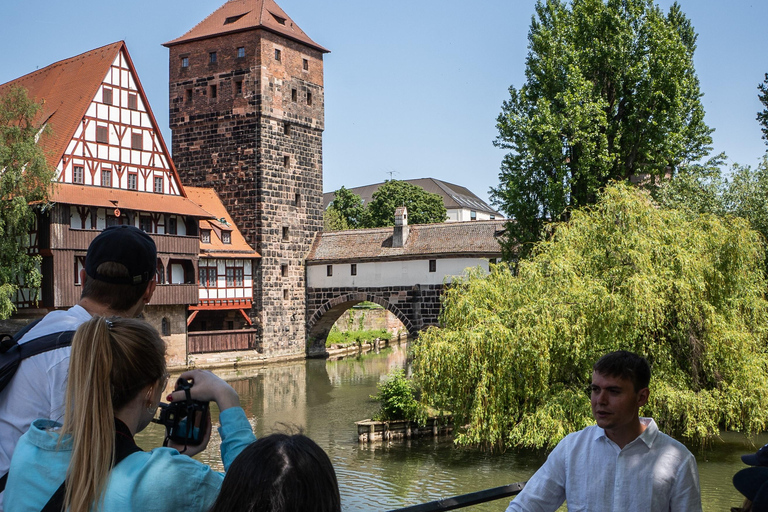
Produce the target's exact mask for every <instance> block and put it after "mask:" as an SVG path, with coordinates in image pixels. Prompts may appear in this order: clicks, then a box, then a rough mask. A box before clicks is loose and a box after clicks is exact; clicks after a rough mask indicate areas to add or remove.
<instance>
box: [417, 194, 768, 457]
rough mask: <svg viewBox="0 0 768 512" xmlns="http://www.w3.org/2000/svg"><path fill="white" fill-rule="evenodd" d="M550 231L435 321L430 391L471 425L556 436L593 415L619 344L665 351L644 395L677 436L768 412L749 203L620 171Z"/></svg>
mask: <svg viewBox="0 0 768 512" xmlns="http://www.w3.org/2000/svg"><path fill="white" fill-rule="evenodd" d="M598 199H599V201H598V202H597V203H596V204H594V205H592V206H590V207H585V208H581V209H577V210H574V211H573V212H572V215H571V219H570V221H569V222H564V223H561V224H558V225H556V226H555V227H554V229H553V234H552V236H551V237H550V238H549V239H548V240H546V241H542V242H539V243H538V244H536V245H535V247H534V250H533V253H532V255H531V257H530V258H528V259H523V260H521V261H520V262H519V264H518V266H517V272H516V273H515V272H512V271H510V270H509V269H508V268H507V267H506V266H502V265H499V266H496V267H495V268H494V269H493V271H492V272H491V274H490V275H488V276H485V275H484V274H483V273H482V272H480V271H479V270H478V271H475V272H472V273H470V274H469V275H468V276H467V278H466V279H465V280H464V281H463V282H461V283H457V284H455V285H454V286H452V287H451V288H450V289H449V290H448V291H447V292H446V294H445V295H444V298H443V305H444V310H443V313H442V317H441V325H443V327H442V328H436V327H433V328H430V329H429V330H427V331H426V332H424V333H422V334H421V335H420V337H419V340H418V341H417V343H416V344H415V347H414V373H415V377H416V379H417V382H418V384H419V386H420V388H421V390H422V399H423V400H424V402H425V403H428V404H430V405H432V406H434V407H436V408H439V409H444V410H450V411H452V412H453V413H454V415H455V417H456V419H455V422H456V424H457V425H466V426H467V427H466V428H465V429H463V430H462V431H461V432H460V433H459V435H458V436H457V438H456V440H457V442H458V443H460V444H464V445H481V446H486V447H492V448H502V449H503V448H505V447H512V446H525V447H544V446H549V447H551V446H553V445H554V444H556V443H557V442H558V441H559V440H560V439H562V438H563V436H565V435H566V434H568V433H569V432H572V431H575V430H577V429H580V428H583V427H584V426H586V425H588V424H591V423H593V420H592V417H591V414H590V406H589V397H588V394H587V390H586V386H587V385H588V383H589V381H590V376H591V372H592V364H593V363H594V362H595V361H596V360H597V359H598V358H599V357H600V356H601V355H603V354H605V353H607V352H609V351H612V350H616V349H627V350H633V351H635V352H638V353H640V354H643V355H645V356H646V357H647V358H648V359H649V361H650V362H651V364H652V365H653V377H652V380H651V398H650V401H649V403H648V405H647V406H646V407H645V408H644V409H643V411H642V413H643V414H644V415H650V416H653V417H654V418H655V419H656V421H657V422H658V424H659V426H660V428H661V429H662V430H663V431H665V432H668V433H670V434H672V435H674V436H678V437H682V438H685V439H689V440H694V441H702V440H704V439H706V438H707V437H708V436H712V435H716V434H717V433H718V432H719V430H720V429H729V430H737V431H743V432H747V433H755V432H760V431H763V430H765V428H766V425H768V354H767V353H766V350H765V347H766V341H768V333H767V332H766V325H768V323H767V322H766V320H768V303H766V300H765V298H764V294H765V287H766V281H765V278H764V275H763V272H762V271H761V266H762V261H763V255H764V246H763V243H764V239H763V238H762V237H761V236H760V235H759V234H758V233H757V232H755V231H753V230H751V229H750V228H749V225H748V223H747V222H746V221H745V220H743V219H740V218H737V217H728V218H725V219H723V218H720V217H718V216H715V215H709V214H704V215H700V214H694V213H691V212H689V211H684V210H675V209H664V208H659V207H658V206H657V205H656V204H655V203H653V201H652V200H651V199H650V197H649V195H648V193H647V192H644V191H642V190H640V189H637V188H635V187H631V186H629V185H626V184H617V185H612V186H609V187H608V188H606V189H605V191H604V192H603V193H601V194H600V195H599V196H598Z"/></svg>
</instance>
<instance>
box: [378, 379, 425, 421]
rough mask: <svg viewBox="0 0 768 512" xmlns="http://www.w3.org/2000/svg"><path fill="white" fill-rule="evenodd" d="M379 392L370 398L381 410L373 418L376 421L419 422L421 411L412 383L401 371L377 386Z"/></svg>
mask: <svg viewBox="0 0 768 512" xmlns="http://www.w3.org/2000/svg"><path fill="white" fill-rule="evenodd" d="M378 389H379V392H378V393H377V394H375V395H371V398H373V399H374V400H376V401H377V402H379V403H380V404H381V409H380V410H379V412H378V413H377V414H376V415H375V416H374V417H373V419H374V420H376V421H389V420H411V421H419V420H420V419H421V418H422V417H423V415H424V414H423V409H422V408H421V406H420V405H419V402H418V401H417V400H416V390H415V388H414V386H413V383H412V382H411V381H410V380H408V379H407V378H406V376H405V371H403V370H402V369H400V370H395V371H393V372H392V373H390V374H389V376H388V377H387V380H386V381H384V382H382V383H380V384H379V385H378Z"/></svg>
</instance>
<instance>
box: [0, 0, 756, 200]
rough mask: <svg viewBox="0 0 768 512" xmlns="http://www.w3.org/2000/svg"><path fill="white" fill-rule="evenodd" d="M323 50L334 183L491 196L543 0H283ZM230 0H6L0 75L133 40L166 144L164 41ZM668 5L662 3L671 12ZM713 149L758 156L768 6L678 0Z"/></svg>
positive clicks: (327, 159) (739, 0) (328, 186)
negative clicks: (390, 181) (508, 106)
mask: <svg viewBox="0 0 768 512" xmlns="http://www.w3.org/2000/svg"><path fill="white" fill-rule="evenodd" d="M277 2H278V4H279V5H280V6H281V7H282V8H283V10H285V11H286V13H288V15H289V16H291V17H292V18H293V20H294V21H295V22H296V23H297V24H298V25H299V26H300V27H301V28H302V29H303V30H304V31H305V32H306V33H307V34H308V35H309V36H310V37H311V38H312V39H314V40H315V41H316V42H317V43H319V44H321V45H323V46H325V47H326V48H328V49H329V50H331V53H330V54H328V55H326V57H325V116H326V129H325V134H324V147H323V151H324V155H323V156H324V179H325V185H324V188H325V191H332V190H335V189H337V188H339V187H340V186H342V185H344V186H347V187H354V186H359V185H365V184H369V183H376V182H380V181H384V180H385V179H387V178H389V177H390V173H394V174H392V176H394V177H395V178H397V179H409V178H422V177H435V178H439V179H442V180H445V181H449V182H453V183H456V184H459V185H464V186H466V187H468V188H469V189H470V190H472V191H473V192H475V193H476V194H477V195H479V196H480V197H482V198H484V199H487V198H488V190H489V188H490V187H493V186H496V185H497V183H498V172H499V164H500V162H501V158H502V156H503V153H502V152H501V151H500V150H498V149H496V148H495V147H493V144H492V141H493V140H494V139H495V137H496V127H495V124H496V117H497V115H498V114H499V112H500V109H501V103H502V101H504V99H506V98H507V96H508V93H507V88H508V87H509V86H510V85H515V86H516V87H519V86H520V85H522V83H523V80H524V70H525V56H526V53H527V44H528V41H527V35H528V28H529V25H530V21H531V16H532V15H533V12H534V9H533V8H534V5H535V0H493V1H490V0H488V1H477V2H466V1H456V0H440V1H438V0H421V1H418V0H417V1H413V0H412V1H403V0H390V1H388V2H368V1H361V0H355V1H352V0H332V1H330V2H319V1H317V0H277ZM223 3H224V0H153V1H149V0H131V1H129V2H113V1H106V2H105V1H104V0H98V1H97V0H76V1H74V2H62V1H61V0H1V1H0V20H2V27H3V29H2V30H0V48H2V52H1V53H0V83H4V82H7V81H9V80H12V79H14V78H17V77H19V76H21V75H24V74H26V73H29V72H32V71H34V70H35V69H37V68H38V67H44V66H47V65H48V64H51V63H53V62H55V61H57V60H61V59H65V58H68V57H71V56H74V55H77V54H79V53H83V52H85V51H88V50H91V49H93V48H96V47H99V46H103V45H105V44H109V43H111V42H114V41H119V40H125V41H126V43H127V45H128V51H129V52H130V53H131V57H132V58H133V62H134V64H135V65H136V68H137V70H138V73H139V78H140V80H141V82H142V84H143V86H144V89H145V91H146V93H147V95H148V96H149V102H150V104H151V106H152V109H153V111H154V113H155V116H156V117H157V121H158V123H159V125H160V127H161V128H162V130H163V135H164V136H165V138H166V142H167V143H168V145H169V147H170V131H169V129H168V50H167V49H166V48H164V47H163V46H161V44H162V43H164V42H166V41H169V40H171V39H174V38H176V37H178V36H180V35H182V34H183V33H185V32H186V31H187V30H189V29H190V28H192V27H193V26H194V25H195V24H197V23H198V22H199V21H201V20H202V19H203V18H204V17H205V16H207V15H208V14H210V13H211V12H213V11H214V10H216V9H217V8H218V7H219V6H220V5H221V4H223ZM671 3H672V2H671V1H670V0H661V1H659V4H660V5H661V6H662V7H663V8H664V9H665V10H666V9H667V8H668V7H669V5H671ZM680 4H681V6H682V8H683V11H684V12H685V13H686V14H687V15H688V16H689V17H690V18H691V20H692V22H693V25H694V27H695V29H696V31H697V32H698V34H699V40H698V49H697V51H696V56H695V63H696V70H697V72H698V75H699V78H700V80H701V88H702V92H703V93H704V97H703V102H704V108H705V109H706V121H707V123H708V124H709V126H711V127H713V128H715V130H716V131H715V133H714V146H715V151H716V152H719V151H725V152H726V153H727V154H728V156H729V157H730V159H731V161H734V162H739V163H742V164H750V165H755V164H756V163H757V162H758V161H759V159H760V158H761V157H762V155H763V154H764V153H765V151H766V149H768V146H766V145H765V144H764V142H763V140H762V139H761V138H760V128H759V125H758V123H757V121H755V115H756V113H757V111H758V110H760V107H761V105H760V102H759V101H758V99H757V84H758V83H760V82H762V80H763V78H764V76H765V73H766V72H768V30H767V29H766V21H768V2H766V1H765V0H732V1H730V2H725V1H722V0H681V1H680Z"/></svg>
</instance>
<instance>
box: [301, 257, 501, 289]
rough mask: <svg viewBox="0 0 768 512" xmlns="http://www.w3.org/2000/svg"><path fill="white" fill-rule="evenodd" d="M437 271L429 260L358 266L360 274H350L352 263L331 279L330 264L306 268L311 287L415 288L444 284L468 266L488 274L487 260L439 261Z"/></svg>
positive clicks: (339, 268) (342, 266) (336, 266)
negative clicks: (479, 268) (416, 285)
mask: <svg viewBox="0 0 768 512" xmlns="http://www.w3.org/2000/svg"><path fill="white" fill-rule="evenodd" d="M436 263H437V269H436V271H435V272H430V271H429V260H428V259H423V260H409V261H380V262H372V263H357V275H356V276H353V275H351V270H350V264H349V263H342V264H334V265H333V276H330V277H328V276H327V275H326V274H327V265H317V264H312V265H308V266H307V286H308V287H309V288H328V287H349V286H354V287H369V286H377V287H379V286H413V285H415V284H443V282H444V281H445V280H446V278H447V281H451V277H452V276H460V275H462V274H463V272H464V269H466V268H468V267H477V266H478V265H479V266H481V267H482V268H483V269H484V270H485V271H486V272H487V271H488V259H487V258H443V259H439V258H438V259H437V260H436Z"/></svg>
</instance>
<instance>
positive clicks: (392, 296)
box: [307, 284, 444, 356]
mask: <svg viewBox="0 0 768 512" xmlns="http://www.w3.org/2000/svg"><path fill="white" fill-rule="evenodd" d="M443 287H444V286H443V285H442V284H437V285H435V284H430V285H419V284H417V285H413V286H382V287H367V288H354V287H344V288H308V289H307V318H308V321H307V354H308V355H310V356H312V355H322V354H325V340H326V338H327V337H328V333H329V332H330V331H331V327H333V324H334V323H336V320H338V319H339V317H340V316H341V315H342V314H344V312H345V311H347V310H348V309H349V308H351V307H352V306H354V305H355V304H359V303H360V302H363V301H368V302H374V303H376V304H378V305H380V306H382V307H384V308H385V309H386V310H387V311H389V312H391V313H392V314H393V315H395V316H396V317H397V319H398V320H400V322H402V324H403V325H404V326H405V329H406V330H407V331H408V335H409V336H416V334H417V333H418V332H419V331H420V330H422V329H425V328H426V327H429V326H430V325H437V319H438V316H439V314H440V296H441V295H442V293H443Z"/></svg>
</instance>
